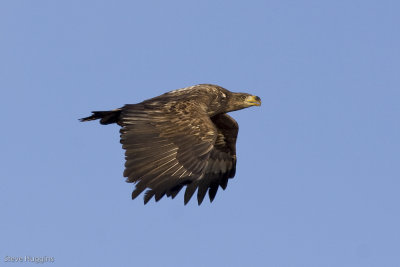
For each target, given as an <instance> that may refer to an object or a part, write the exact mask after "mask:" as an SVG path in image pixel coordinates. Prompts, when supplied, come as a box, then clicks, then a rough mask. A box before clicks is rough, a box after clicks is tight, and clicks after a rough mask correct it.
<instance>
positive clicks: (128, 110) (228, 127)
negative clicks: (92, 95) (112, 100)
mask: <svg viewBox="0 0 400 267" xmlns="http://www.w3.org/2000/svg"><path fill="white" fill-rule="evenodd" d="M254 105H256V106H259V105H261V100H260V98H259V97H257V96H252V95H249V94H245V93H232V92H230V91H228V90H226V89H224V88H222V87H220V86H217V85H212V84H199V85H195V86H191V87H187V88H183V89H179V90H174V91H171V92H168V93H165V94H163V95H160V96H157V97H154V98H151V99H148V100H145V101H143V102H141V103H138V104H130V105H125V106H124V107H122V108H119V109H115V110H111V111H94V112H92V113H93V115H92V116H90V117H86V118H82V119H81V121H91V120H96V119H100V123H101V124H111V123H117V124H118V125H120V126H121V127H122V128H121V130H120V133H121V144H122V148H123V149H125V159H126V162H125V171H124V177H126V181H127V182H130V183H136V187H135V190H134V191H133V192H132V199H134V198H136V197H137V196H138V195H139V194H140V193H142V192H143V191H145V190H146V189H147V191H146V192H145V195H144V203H145V204H146V203H147V202H148V201H149V200H150V199H151V198H152V197H153V196H154V198H155V200H156V201H158V200H160V199H161V198H162V197H163V196H164V195H166V196H168V197H171V198H174V197H175V196H176V195H177V194H178V193H179V191H180V190H181V189H182V188H183V187H185V186H186V191H185V196H184V202H185V204H186V203H187V202H188V201H189V200H190V198H191V197H192V196H193V194H194V193H195V191H196V189H198V191H197V200H198V204H199V205H200V204H201V203H202V201H203V199H204V196H205V195H206V194H207V192H208V195H209V197H210V201H213V199H214V197H215V195H216V193H217V190H218V188H219V187H221V188H222V189H225V188H226V186H227V184H228V179H229V178H233V177H234V175H235V170H236V148H235V147H236V138H237V134H238V130H239V127H238V124H237V122H236V121H235V120H234V119H233V118H232V117H230V116H229V115H227V114H226V113H227V112H230V111H234V110H239V109H243V108H246V107H250V106H254Z"/></svg>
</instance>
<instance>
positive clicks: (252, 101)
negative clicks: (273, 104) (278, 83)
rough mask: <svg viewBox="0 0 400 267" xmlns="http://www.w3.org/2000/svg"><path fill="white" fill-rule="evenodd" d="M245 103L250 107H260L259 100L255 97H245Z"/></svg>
mask: <svg viewBox="0 0 400 267" xmlns="http://www.w3.org/2000/svg"><path fill="white" fill-rule="evenodd" d="M245 102H246V103H248V104H249V105H250V106H261V99H260V98H259V97H258V96H255V95H251V96H248V97H246V100H245Z"/></svg>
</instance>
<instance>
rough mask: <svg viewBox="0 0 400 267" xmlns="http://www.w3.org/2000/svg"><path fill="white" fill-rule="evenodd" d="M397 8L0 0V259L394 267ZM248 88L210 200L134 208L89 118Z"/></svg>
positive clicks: (106, 134)
mask: <svg viewBox="0 0 400 267" xmlns="http://www.w3.org/2000/svg"><path fill="white" fill-rule="evenodd" d="M399 8H400V3H399V2H398V1H385V0H383V1H368V0H366V1H352V0H351V1H316V0H315V1H247V2H246V3H245V2H244V1H227V0H225V1H119V0H118V1H103V0H100V1H76V0H75V1H74V0H72V1H50V0H47V1H44V0H43V1H42V0H41V1H2V2H1V3H0V35H1V42H0V58H1V60H0V88H1V93H2V97H1V100H0V102H1V105H0V112H1V114H2V123H1V125H2V127H1V129H2V133H1V139H0V147H1V152H0V159H1V162H2V167H1V168H0V174H1V181H2V182H1V186H0V210H1V222H0V240H1V241H0V257H1V263H2V264H4V265H10V266H11V265H12V264H11V263H5V262H4V261H5V258H6V257H7V256H8V257H19V256H31V257H43V256H48V257H54V259H55V263H54V264H52V266H174V267H175V266H195V267H196V266H282V267H286V266H287V267H289V266H304V267H312V266H318V267H320V266H335V267H337V266H341V267H345V266H362V267H368V266H400V257H399V251H400V227H399V225H400V212H399V203H400V194H399V188H400V181H399V178H400V164H399V163H400V162H399V159H400V153H399V152H400V141H399V136H400V125H399V116H400V107H399V100H400V75H399V70H400V52H399V51H400V50H399V47H400V34H399V30H398V28H399V25H400V17H399V15H398V10H399ZM198 83H215V84H219V85H221V86H223V87H225V88H227V89H229V90H231V91H236V92H240V91H242V92H248V93H252V94H256V95H259V96H260V97H261V98H262V100H263V106H262V107H261V108H249V109H246V110H242V111H238V112H234V113H232V114H231V115H232V116H233V117H234V118H235V119H236V120H237V121H238V122H239V125H240V131H239V138H238V142H237V152H238V165H237V172H236V177H235V178H234V179H233V180H231V181H230V183H229V185H228V188H227V190H225V191H223V192H222V191H220V192H218V194H217V196H216V199H215V200H214V202H213V203H212V204H210V203H209V201H208V200H205V201H204V202H203V204H202V206H200V207H199V206H197V203H196V202H195V201H193V200H192V201H191V202H190V203H189V204H188V205H187V206H184V205H183V195H182V193H181V194H180V195H178V197H177V198H176V199H175V200H170V199H162V200H161V201H160V202H158V203H154V202H153V201H151V202H150V203H149V204H147V205H146V206H144V205H143V202H142V200H141V199H137V200H135V201H132V200H131V199H130V194H131V191H132V189H133V186H132V184H127V183H125V182H124V179H123V177H122V172H123V165H124V156H123V150H122V149H121V145H120V143H119V132H118V130H119V129H118V127H117V126H114V125H113V126H101V125H99V124H98V123H85V124H83V123H80V122H78V118H81V117H84V116H87V115H89V114H90V111H92V110H108V109H114V108H118V107H120V106H122V105H124V104H128V103H136V102H140V101H142V100H144V99H147V98H150V97H154V96H157V95H159V94H161V93H164V92H166V91H169V90H173V89H177V88H181V87H185V86H190V85H193V84H198Z"/></svg>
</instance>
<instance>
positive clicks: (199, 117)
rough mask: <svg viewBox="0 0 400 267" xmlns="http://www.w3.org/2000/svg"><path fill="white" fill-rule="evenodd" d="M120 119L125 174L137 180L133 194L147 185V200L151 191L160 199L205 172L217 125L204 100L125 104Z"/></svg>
mask: <svg viewBox="0 0 400 267" xmlns="http://www.w3.org/2000/svg"><path fill="white" fill-rule="evenodd" d="M121 124H122V126H123V127H122V128H121V131H120V132H121V143H122V147H123V148H124V149H125V150H126V151H125V159H126V163H125V171H124V176H125V177H127V181H128V182H135V183H137V184H136V188H135V190H134V191H133V192H132V198H136V197H137V196H138V195H139V194H140V193H142V192H143V191H144V190H145V189H146V188H148V189H149V190H148V191H147V192H146V194H145V199H144V200H145V203H147V202H148V201H149V200H150V199H151V198H152V197H153V196H155V199H156V201H158V200H159V199H161V198H162V197H163V196H164V195H165V194H167V195H169V196H170V195H172V192H175V191H176V188H179V187H182V186H184V185H186V184H190V183H192V182H193V181H196V180H198V179H201V178H202V177H203V176H204V170H205V168H206V165H207V162H208V158H209V157H210V154H211V151H212V149H213V147H214V143H215V140H216V139H217V129H216V128H215V126H214V124H213V123H212V122H211V120H210V118H209V117H208V116H207V114H206V113H205V111H204V110H203V109H201V108H200V106H198V105H194V104H191V103H190V102H188V103H175V104H174V103H171V104H169V105H167V106H164V105H161V106H156V105H153V104H151V103H150V104H149V103H142V104H137V105H126V106H125V107H124V108H123V109H122V111H121ZM175 195H176V194H175Z"/></svg>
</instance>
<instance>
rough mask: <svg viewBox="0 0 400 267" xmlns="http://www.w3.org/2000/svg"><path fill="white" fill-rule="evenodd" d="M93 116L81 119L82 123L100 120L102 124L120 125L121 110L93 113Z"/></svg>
mask: <svg viewBox="0 0 400 267" xmlns="http://www.w3.org/2000/svg"><path fill="white" fill-rule="evenodd" d="M92 113H93V115H92V116H89V117H86V118H82V119H79V120H80V121H82V122H84V121H93V120H98V119H100V123H101V124H111V123H118V120H119V116H120V114H121V109H120V108H119V109H114V110H110V111H92Z"/></svg>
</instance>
